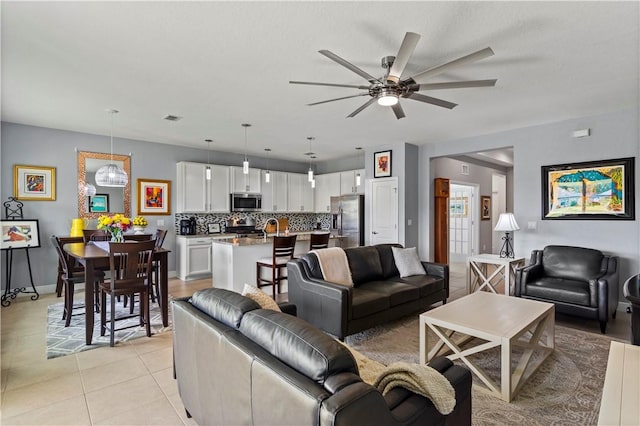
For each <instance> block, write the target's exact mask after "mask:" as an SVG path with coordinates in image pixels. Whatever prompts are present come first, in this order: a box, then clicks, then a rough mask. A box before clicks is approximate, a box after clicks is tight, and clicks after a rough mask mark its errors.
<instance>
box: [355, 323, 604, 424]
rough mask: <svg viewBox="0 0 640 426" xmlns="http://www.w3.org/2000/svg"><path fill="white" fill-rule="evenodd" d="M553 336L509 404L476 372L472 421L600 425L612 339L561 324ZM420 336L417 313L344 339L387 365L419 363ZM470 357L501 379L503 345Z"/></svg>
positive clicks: (485, 422) (476, 422)
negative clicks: (550, 347) (541, 359)
mask: <svg viewBox="0 0 640 426" xmlns="http://www.w3.org/2000/svg"><path fill="white" fill-rule="evenodd" d="M555 336H556V338H555V345H556V347H555V351H554V352H553V354H551V355H550V356H549V358H547V359H546V360H545V361H544V363H543V364H542V366H541V367H540V368H539V369H538V371H536V372H535V373H534V374H533V375H532V376H531V377H530V378H529V380H528V381H527V382H526V383H525V384H524V386H523V388H522V390H521V391H520V393H519V394H518V395H517V396H516V398H515V399H514V400H513V401H512V402H511V403H507V402H505V401H502V400H501V399H499V398H497V397H496V396H493V395H491V394H489V393H487V392H486V391H484V390H482V389H480V386H483V385H482V384H480V385H475V383H481V382H480V380H479V379H478V378H476V377H475V376H474V378H473V380H474V386H473V400H472V406H473V410H472V411H473V413H472V416H473V417H472V421H473V424H474V425H516V424H517V425H521V424H526V425H540V426H542V425H545V426H547V425H563V426H564V425H580V426H583V425H595V424H597V421H598V412H599V407H600V399H601V397H602V386H603V383H604V377H605V373H606V366H607V359H608V356H609V345H610V343H611V340H612V339H610V338H607V337H606V336H602V335H599V334H594V333H589V332H584V331H580V330H575V329H571V328H567V327H563V326H558V325H556V327H555ZM433 337H434V338H435V335H434V336H433ZM419 341H420V337H419V325H418V317H417V316H412V317H408V318H405V319H403V320H399V321H394V322H391V323H389V324H386V325H384V326H379V327H375V328H372V329H370V330H367V331H364V332H362V333H358V334H355V335H352V336H349V337H347V338H346V340H345V343H346V344H347V345H348V346H351V347H352V348H354V349H356V350H357V351H359V352H361V353H363V354H364V355H366V356H368V357H369V358H371V359H373V360H375V361H378V362H381V363H382V364H385V365H388V364H390V363H393V362H396V361H406V362H415V363H417V362H419V357H420V353H419ZM432 341H433V340H432ZM514 358H515V361H517V360H518V359H519V357H517V356H516V357H514ZM471 359H472V360H473V361H474V362H476V363H477V364H478V365H480V366H481V367H482V368H483V369H484V370H485V371H487V373H488V374H489V375H490V376H491V377H493V378H494V381H497V382H499V381H498V378H499V374H500V373H499V371H500V370H499V369H500V353H499V348H493V349H492V350H489V351H486V352H483V353H480V354H476V355H473V357H472V358H471ZM515 361H514V362H515ZM456 363H462V362H461V361H456Z"/></svg>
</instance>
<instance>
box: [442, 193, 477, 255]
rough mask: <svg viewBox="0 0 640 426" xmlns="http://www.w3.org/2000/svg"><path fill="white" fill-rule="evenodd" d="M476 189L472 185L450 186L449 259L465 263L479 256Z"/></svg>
mask: <svg viewBox="0 0 640 426" xmlns="http://www.w3.org/2000/svg"><path fill="white" fill-rule="evenodd" d="M476 198H477V197H476V188H475V187H474V186H471V185H463V184H455V183H452V184H451V185H450V186H449V259H450V260H451V262H464V261H466V259H467V257H469V256H473V255H474V254H477V252H478V250H477V244H478V243H477V235H476V234H477V229H476V228H477V227H476V226H475V224H476V221H477V217H476V216H477V214H476V205H477V203H476Z"/></svg>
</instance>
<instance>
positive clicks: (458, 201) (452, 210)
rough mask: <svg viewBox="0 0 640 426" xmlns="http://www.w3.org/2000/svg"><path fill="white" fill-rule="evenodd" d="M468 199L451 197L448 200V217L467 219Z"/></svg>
mask: <svg viewBox="0 0 640 426" xmlns="http://www.w3.org/2000/svg"><path fill="white" fill-rule="evenodd" d="M468 206H469V197H453V198H450V199H449V216H450V217H467V214H468Z"/></svg>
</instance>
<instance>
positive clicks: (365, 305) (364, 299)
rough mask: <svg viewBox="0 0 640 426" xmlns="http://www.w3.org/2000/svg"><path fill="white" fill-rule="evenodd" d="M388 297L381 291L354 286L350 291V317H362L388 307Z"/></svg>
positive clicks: (389, 304)
mask: <svg viewBox="0 0 640 426" xmlns="http://www.w3.org/2000/svg"><path fill="white" fill-rule="evenodd" d="M390 306H391V303H390V302H389V297H388V296H387V295H385V294H383V293H380V292H375V291H370V290H367V289H364V288H359V287H354V288H353V290H352V292H351V312H352V318H353V319H357V318H364V317H367V316H369V315H373V314H375V313H378V312H381V311H384V310H386V309H389V307H390Z"/></svg>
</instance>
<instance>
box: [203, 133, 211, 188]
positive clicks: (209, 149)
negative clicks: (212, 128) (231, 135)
mask: <svg viewBox="0 0 640 426" xmlns="http://www.w3.org/2000/svg"><path fill="white" fill-rule="evenodd" d="M204 141H205V142H206V143H207V168H206V169H204V175H205V178H206V179H207V180H211V161H209V153H210V152H211V142H213V140H211V139H205V140H204Z"/></svg>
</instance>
